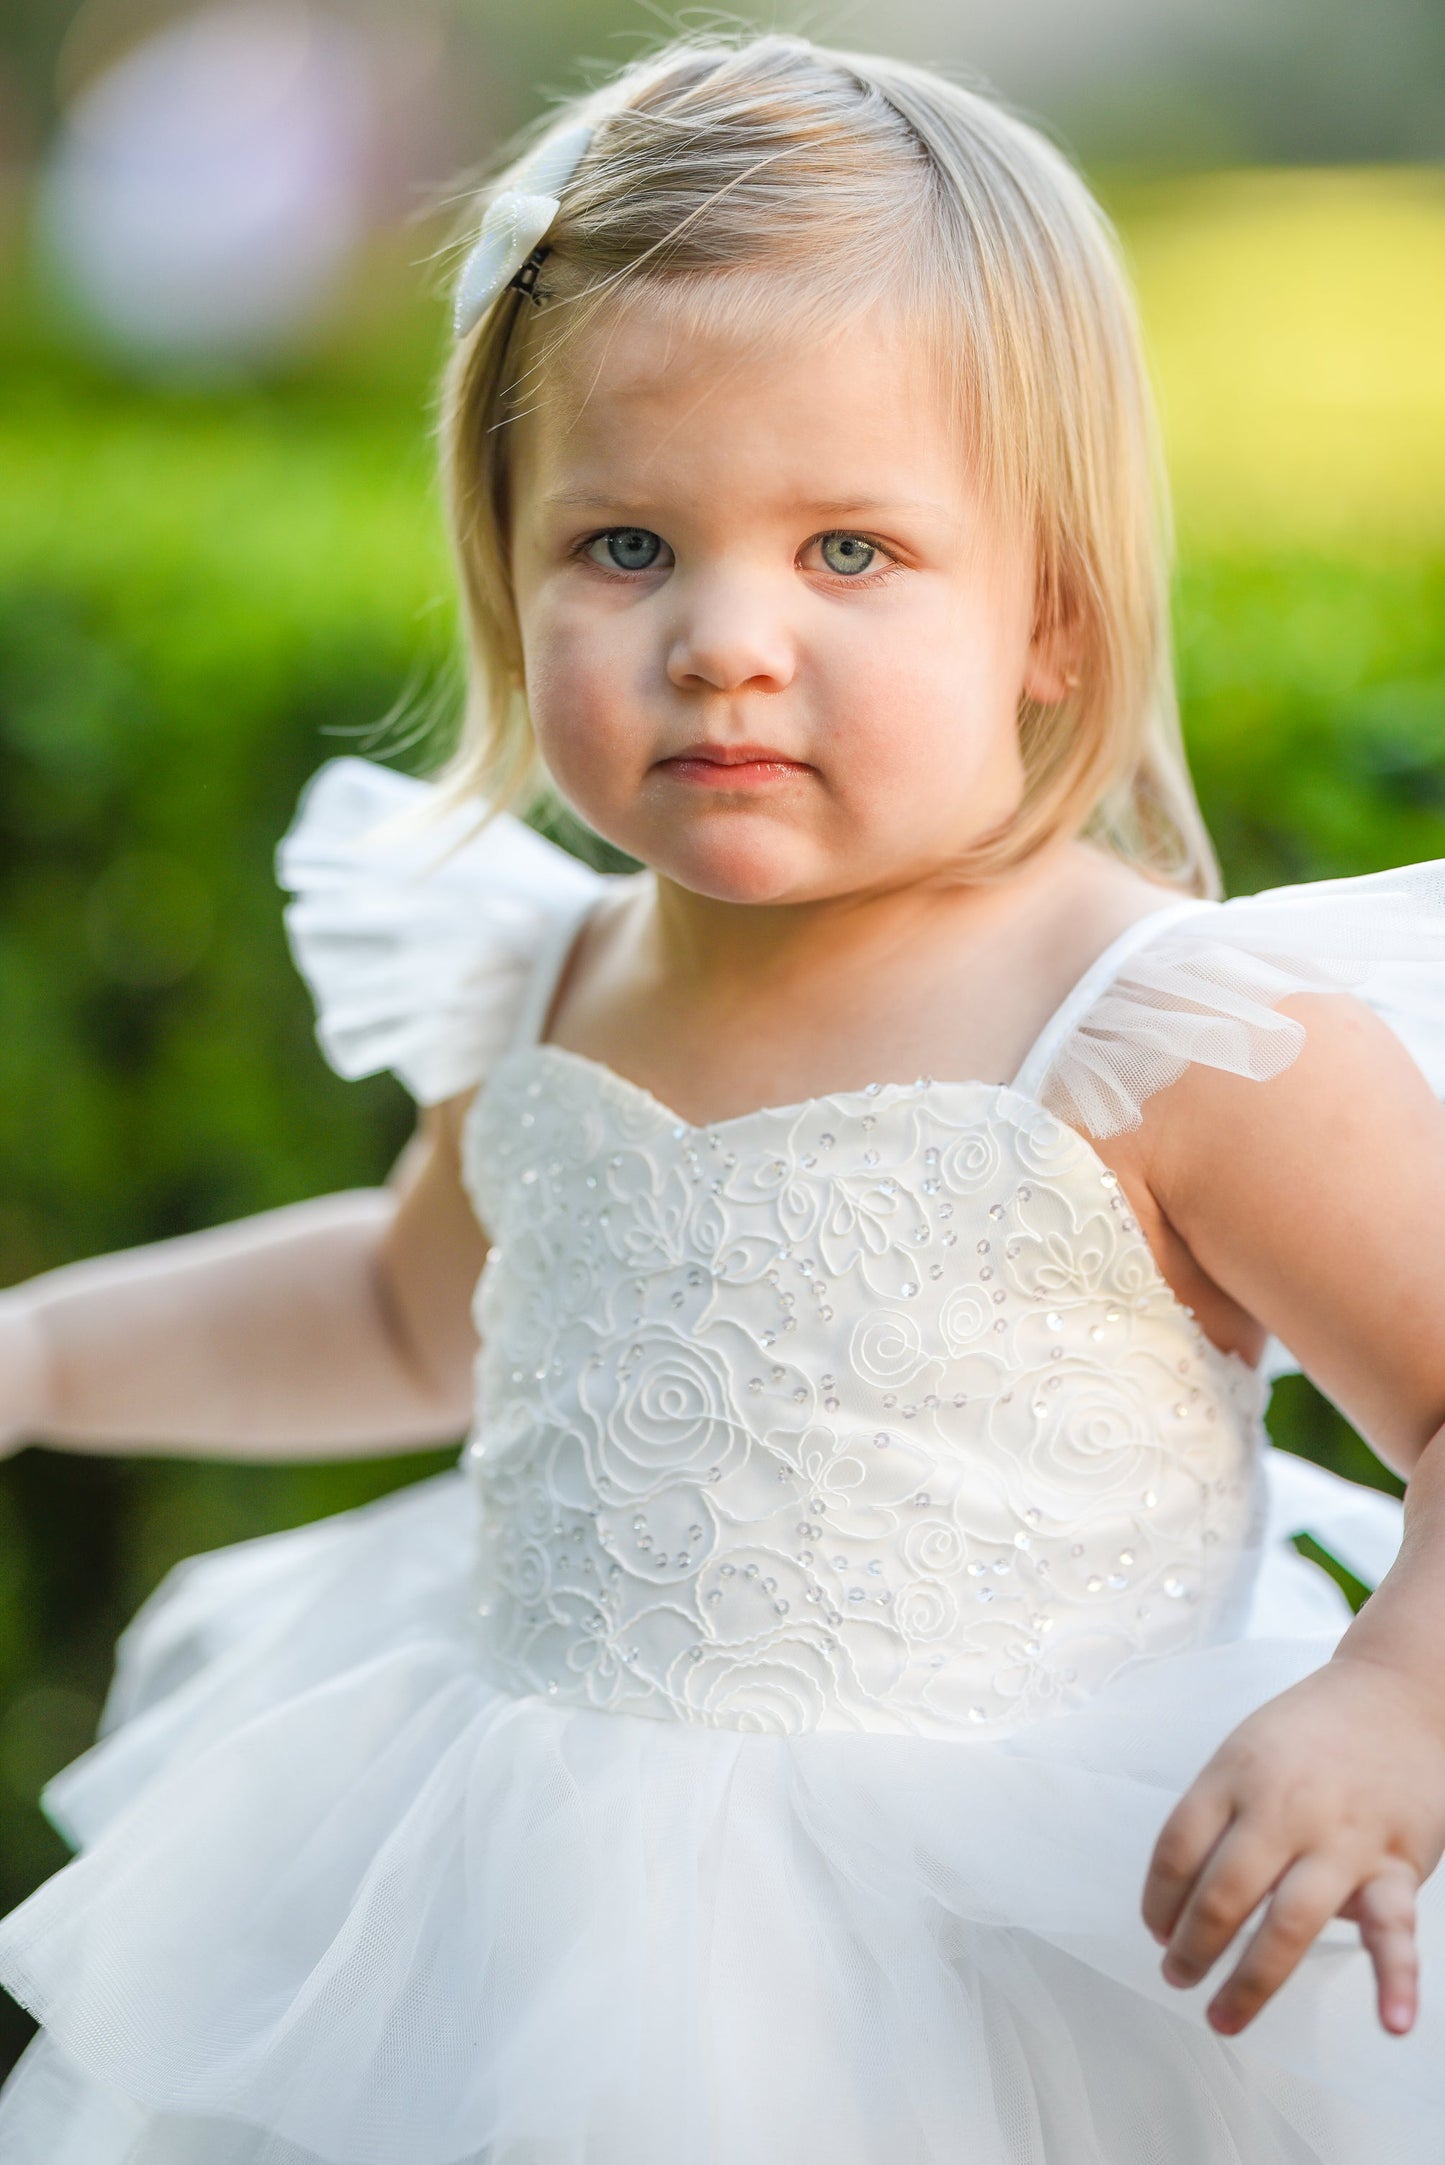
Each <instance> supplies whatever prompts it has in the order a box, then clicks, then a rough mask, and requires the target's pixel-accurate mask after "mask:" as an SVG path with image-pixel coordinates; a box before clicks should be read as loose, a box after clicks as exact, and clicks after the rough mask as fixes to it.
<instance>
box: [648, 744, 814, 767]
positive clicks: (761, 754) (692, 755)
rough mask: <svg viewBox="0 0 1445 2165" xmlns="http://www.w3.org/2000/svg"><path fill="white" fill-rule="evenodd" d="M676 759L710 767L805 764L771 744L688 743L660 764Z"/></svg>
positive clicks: (792, 765) (670, 763) (667, 764)
mask: <svg viewBox="0 0 1445 2165" xmlns="http://www.w3.org/2000/svg"><path fill="white" fill-rule="evenodd" d="M677 760H703V761H705V762H706V763H707V765H708V766H710V767H753V766H758V767H801V766H803V765H805V764H806V762H805V761H803V760H801V759H794V758H793V757H792V755H791V753H789V752H780V751H778V750H777V749H776V748H775V747H774V746H773V745H771V744H688V745H685V746H684V747H683V749H682V750H681V751H680V752H673V753H672V754H671V755H670V756H669V757H668V758H667V759H665V760H664V761H663V762H662V764H663V765H664V766H671V765H672V764H673V762H674V761H677Z"/></svg>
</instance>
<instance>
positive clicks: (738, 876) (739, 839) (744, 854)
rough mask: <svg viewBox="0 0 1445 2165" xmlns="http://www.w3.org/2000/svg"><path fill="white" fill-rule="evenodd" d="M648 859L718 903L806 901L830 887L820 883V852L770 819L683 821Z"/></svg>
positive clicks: (649, 852)
mask: <svg viewBox="0 0 1445 2165" xmlns="http://www.w3.org/2000/svg"><path fill="white" fill-rule="evenodd" d="M649 839H650V838H649ZM646 862H647V863H648V864H650V865H651V866H652V868H653V870H654V871H657V872H660V873H662V874H663V876H664V877H665V878H667V879H670V880H675V881H676V882H677V884H678V886H680V887H686V888H688V889H689V890H690V892H691V893H693V894H698V895H707V896H708V897H709V898H710V900H712V901H714V902H755V903H762V902H806V901H811V900H814V899H816V898H817V897H818V895H819V894H820V893H825V892H828V891H829V889H828V884H827V882H826V880H824V881H822V883H821V884H820V873H821V869H822V868H821V867H820V866H819V864H818V861H817V853H816V851H815V850H814V849H813V848H812V847H811V845H810V844H809V843H807V842H806V841H804V840H803V839H802V838H801V837H800V836H798V835H796V834H792V833H790V832H789V831H788V830H787V829H786V828H785V827H781V826H779V825H778V824H776V823H775V822H771V821H763V820H755V819H740V820H706V821H698V822H696V823H689V825H688V826H687V827H686V828H683V827H682V826H681V823H679V826H678V827H675V828H674V830H673V832H672V833H671V834H668V835H665V836H663V835H659V836H658V837H657V838H656V842H655V844H654V846H653V847H651V848H649V849H648V850H647V851H646Z"/></svg>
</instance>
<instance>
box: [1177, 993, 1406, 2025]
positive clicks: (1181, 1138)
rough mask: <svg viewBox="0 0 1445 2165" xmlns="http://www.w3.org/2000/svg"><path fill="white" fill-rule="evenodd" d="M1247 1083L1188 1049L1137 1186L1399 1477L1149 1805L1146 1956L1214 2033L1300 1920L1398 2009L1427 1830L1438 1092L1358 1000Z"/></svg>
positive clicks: (1303, 1941) (1308, 1019)
mask: <svg viewBox="0 0 1445 2165" xmlns="http://www.w3.org/2000/svg"><path fill="white" fill-rule="evenodd" d="M1282 1004H1283V1005H1284V1006H1285V1008H1286V1011H1287V1012H1290V1013H1294V1014H1297V1015H1298V1017H1299V1020H1300V1021H1302V1022H1303V1023H1304V1025H1305V1029H1306V1033H1307V1036H1306V1041H1305V1044H1304V1046H1303V1048H1302V1050H1301V1052H1300V1056H1299V1058H1298V1059H1297V1060H1296V1062H1295V1063H1294V1065H1293V1066H1292V1067H1289V1068H1287V1069H1286V1070H1285V1071H1284V1073H1283V1074H1281V1075H1278V1076H1276V1077H1275V1078H1274V1079H1273V1080H1272V1081H1270V1082H1266V1083H1256V1082H1249V1081H1246V1080H1244V1079H1242V1078H1240V1077H1237V1076H1230V1075H1224V1074H1222V1073H1220V1072H1218V1071H1215V1070H1210V1069H1206V1068H1195V1069H1191V1070H1190V1071H1189V1073H1188V1074H1187V1075H1186V1076H1185V1077H1184V1078H1182V1079H1181V1081H1180V1082H1179V1083H1178V1084H1176V1085H1175V1086H1174V1087H1173V1088H1172V1089H1171V1090H1168V1091H1165V1092H1163V1093H1162V1094H1161V1096H1160V1098H1159V1099H1158V1101H1157V1103H1156V1106H1155V1108H1154V1112H1153V1116H1152V1117H1151V1118H1150V1119H1149V1120H1147V1121H1146V1130H1148V1131H1149V1148H1150V1184H1151V1189H1152V1191H1153V1193H1154V1194H1155V1196H1156V1197H1157V1198H1158V1199H1159V1202H1160V1204H1161V1206H1162V1208H1163V1209H1164V1210H1165V1212H1166V1213H1167V1215H1168V1217H1169V1219H1170V1222H1171V1224H1173V1225H1174V1226H1175V1227H1176V1228H1177V1229H1178V1231H1179V1232H1180V1234H1181V1235H1182V1237H1183V1238H1184V1239H1185V1240H1186V1241H1187V1243H1188V1245H1189V1248H1190V1250H1191V1252H1192V1253H1193V1254H1194V1256H1195V1257H1197V1258H1198V1259H1199V1261H1200V1263H1201V1264H1202V1265H1203V1266H1204V1268H1205V1269H1206V1270H1207V1271H1208V1272H1209V1274H1210V1275H1211V1277H1212V1278H1213V1279H1214V1280H1215V1282H1216V1283H1217V1284H1219V1285H1221V1286H1223V1287H1224V1288H1225V1290H1226V1291H1227V1292H1228V1293H1229V1294H1230V1295H1231V1297H1232V1298H1233V1299H1234V1300H1236V1301H1237V1302H1239V1303H1240V1304H1241V1305H1242V1306H1243V1307H1244V1308H1246V1309H1247V1310H1248V1311H1249V1312H1250V1313H1251V1314H1252V1315H1254V1316H1255V1317H1257V1318H1258V1320H1259V1321H1260V1322H1261V1323H1263V1324H1264V1325H1266V1326H1267V1327H1268V1328H1270V1329H1273V1330H1275V1331H1277V1332H1278V1333H1279V1335H1280V1336H1281V1337H1282V1338H1283V1339H1284V1341H1285V1343H1286V1344H1287V1345H1288V1346H1289V1347H1290V1349H1291V1351H1292V1352H1293V1353H1294V1354H1295V1355H1296V1357H1297V1358H1298V1359H1299V1360H1300V1362H1301V1363H1302V1365H1303V1367H1304V1369H1305V1371H1306V1373H1307V1374H1309V1375H1311V1376H1313V1377H1314V1378H1315V1379H1316V1380H1317V1381H1318V1382H1319V1384H1320V1385H1321V1386H1322V1388H1323V1389H1325V1390H1326V1391H1328V1393H1329V1395H1330V1397H1331V1398H1332V1399H1334V1401H1335V1402H1336V1404H1337V1405H1339V1406H1340V1407H1341V1408H1342V1409H1343V1410H1344V1411H1345V1412H1346V1413H1347V1414H1348V1415H1349V1416H1350V1417H1351V1419H1352V1420H1354V1421H1355V1423H1356V1424H1357V1426H1358V1427H1359V1428H1360V1429H1361V1430H1362V1432H1363V1433H1364V1434H1365V1435H1366V1436H1367V1437H1368V1439H1369V1441H1370V1443H1371V1444H1372V1446H1373V1447H1374V1449H1375V1451H1376V1453H1377V1454H1378V1456H1379V1457H1380V1458H1381V1459H1382V1460H1383V1461H1384V1462H1385V1464H1387V1465H1389V1466H1391V1467H1393V1468H1394V1469H1395V1470H1396V1471H1397V1472H1398V1473H1399V1474H1401V1475H1402V1476H1403V1477H1404V1478H1405V1480H1406V1482H1407V1487H1406V1492H1405V1538H1404V1545H1403V1547H1402V1549H1401V1552H1400V1555H1399V1558H1398V1560H1397V1561H1396V1563H1395V1564H1394V1565H1393V1566H1392V1568H1391V1569H1390V1570H1389V1571H1388V1572H1387V1573H1386V1575H1385V1577H1384V1579H1383V1580H1382V1581H1381V1583H1380V1586H1379V1588H1378V1589H1377V1591H1376V1592H1375V1593H1374V1594H1373V1595H1371V1597H1370V1599H1369V1600H1368V1601H1367V1602H1366V1603H1365V1606H1364V1607H1363V1609H1362V1610H1361V1611H1360V1614H1359V1615H1358V1617H1356V1619H1355V1621H1354V1623H1353V1624H1352V1625H1350V1626H1349V1628H1348V1629H1347V1630H1346V1631H1345V1632H1344V1633H1343V1635H1342V1636H1341V1638H1340V1639H1339V1641H1338V1644H1337V1646H1336V1648H1335V1651H1334V1653H1333V1654H1332V1656H1331V1657H1330V1659H1329V1660H1328V1661H1326V1662H1325V1663H1324V1664H1323V1666H1322V1667H1320V1668H1318V1669H1317V1670H1315V1671H1314V1672H1313V1673H1312V1674H1309V1675H1307V1676H1305V1677H1304V1678H1303V1680H1302V1681H1300V1682H1299V1683H1296V1684H1294V1685H1293V1686H1291V1687H1290V1689H1288V1690H1287V1691H1285V1692H1282V1693H1281V1694H1280V1695H1279V1697H1278V1698H1275V1699H1272V1700H1270V1701H1268V1702H1267V1703H1266V1704H1265V1705H1264V1706H1262V1707H1260V1708H1258V1709H1257V1710H1256V1712H1255V1713H1253V1714H1251V1715H1250V1716H1249V1717H1248V1719H1247V1720H1245V1721H1244V1722H1243V1723H1241V1725H1240V1726H1239V1728H1237V1729H1236V1730H1234V1731H1233V1732H1232V1734H1231V1735H1230V1736H1229V1737H1227V1738H1226V1739H1225V1741H1224V1743H1223V1744H1222V1745H1221V1746H1220V1748H1219V1750H1218V1751H1217V1752H1216V1753H1215V1754H1214V1756H1213V1758H1212V1759H1211V1760H1210V1761H1209V1764H1208V1765H1207V1766H1206V1767H1205V1768H1204V1769H1203V1771H1202V1772H1201V1773H1200V1775H1199V1777H1198V1779H1197V1780H1196V1781H1195V1782H1194V1783H1193V1785H1192V1786H1191V1788H1190V1789H1189V1790H1188V1791H1187V1792H1186V1793H1185V1795H1184V1796H1183V1797H1182V1798H1181V1800H1180V1802H1179V1803H1178V1805H1176V1807H1175V1809H1174V1810H1173V1811H1172V1812H1171V1813H1170V1815H1169V1818H1168V1819H1167V1820H1166V1822H1165V1824H1164V1826H1163V1828H1162V1830H1161V1832H1160V1836H1159V1840H1158V1843H1157V1844H1156V1846H1155V1850H1154V1855H1153V1858H1152V1859H1151V1862H1150V1867H1149V1874H1148V1879H1147V1882H1146V1886H1145V1890H1144V1901H1143V1912H1144V1918H1145V1922H1146V1923H1147V1924H1148V1925H1149V1927H1150V1929H1151V1930H1152V1931H1153V1932H1154V1934H1155V1936H1156V1938H1157V1939H1159V1940H1160V1941H1161V1943H1163V1944H1164V1945H1165V1946H1166V1947H1167V1950H1168V1951H1167V1953H1166V1955H1165V1957H1164V1964H1163V1968H1164V1975H1165V1977H1166V1978H1167V1979H1168V1981H1169V1982H1170V1983H1171V1984H1177V1985H1181V1986H1190V1985H1193V1984H1195V1983H1197V1982H1198V1981H1199V1980H1200V1979H1201V1978H1202V1977H1204V1976H1205V1975H1206V1973H1207V1972H1208V1971H1209V1969H1210V1968H1211V1967H1212V1965H1213V1964H1214V1963H1215V1961H1217V1959H1218V1958H1219V1956H1220V1955H1221V1954H1222V1953H1223V1951H1224V1949H1225V1948H1226V1947H1227V1946H1228V1945H1229V1943H1230V1942H1231V1940H1232V1939H1233V1938H1234V1935H1235V1934H1236V1933H1237V1932H1238V1930H1239V1928H1240V1926H1241V1925H1242V1924H1243V1923H1244V1921H1245V1919H1246V1918H1247V1917H1249V1916H1250V1915H1251V1914H1252V1913H1253V1911H1254V1910H1255V1908H1256V1907H1257V1906H1258V1905H1260V1904H1262V1903H1263V1904H1266V1905H1267V1906H1266V1907H1265V1909H1264V1915H1263V1921H1262V1922H1261V1923H1260V1924H1259V1925H1258V1926H1257V1927H1256V1929H1255V1931H1254V1934H1253V1936H1252V1937H1251V1938H1250V1939H1249V1941H1248V1942H1247V1943H1246V1944H1245V1946H1244V1948H1243V1950H1242V1952H1241V1953H1240V1954H1239V1956H1238V1959H1237V1961H1236V1962H1235V1965H1234V1968H1233V1970H1232V1971H1231V1973H1230V1974H1229V1976H1228V1977H1227V1978H1226V1979H1225V1981H1224V1983H1223V1984H1222V1985H1221V1987H1220V1988H1219V1990H1218V1991H1217V1992H1216V1994H1215V1996H1214V1998H1213V2000H1212V2002H1211V2004H1210V2010H1209V2012H1210V2019H1211V2021H1212V2022H1213V2023H1214V2025H1215V2027H1216V2028H1218V2029H1220V2030H1223V2031H1224V2032H1225V2033H1226V2034H1233V2033H1234V2032H1236V2031H1238V2030H1240V2029H1242V2028H1243V2027H1244V2026H1245V2024H1246V2023H1248V2022H1250V2021H1252V2020H1253V2018H1254V2016H1255V2014H1256V2013H1257V2012H1258V2010H1259V2008H1260V2007H1261V2006H1262V2005H1263V2004H1264V2003H1265V2001H1266V2000H1268V1999H1269V1997H1270V1996H1271V1994H1273V1993H1274V1992H1275V1991H1277V1990H1278V1989H1279V1987H1280V1985H1281V1984H1282V1983H1283V1982H1284V1980H1285V1979H1286V1978H1287V1977H1288V1976H1289V1974H1290V1972H1291V1971H1292V1970H1293V1969H1294V1968H1295V1967H1296V1965H1297V1964H1298V1963H1299V1962H1300V1961H1301V1959H1302V1958H1303V1956H1304V1955H1305V1953H1306V1951H1307V1950H1308V1948H1309V1947H1310V1945H1311V1944H1312V1942H1313V1941H1314V1939H1315V1937H1316V1935H1317V1934H1318V1933H1319V1931H1320V1930H1321V1928H1322V1927H1323V1925H1324V1924H1325V1923H1326V1922H1327V1921H1328V1919H1329V1918H1330V1917H1332V1916H1341V1917H1344V1918H1346V1919H1347V1920H1349V1921H1351V1922H1353V1923H1356V1924H1357V1925H1358V1926H1359V1930H1360V1936H1361V1939H1362V1941H1363V1943H1364V1945H1365V1947H1366V1948H1367V1949H1368V1951H1369V1954H1370V1957H1371V1960H1372V1961H1373V1963H1374V1967H1375V1973H1376V1981H1377V1998H1378V2006H1379V2016H1380V2022H1381V2024H1382V2026H1383V2027H1384V2028H1385V2029H1386V2030H1389V2031H1394V2032H1397V2033H1398V2032H1401V2031H1404V2030H1408V2029H1409V2028H1410V2027H1411V2025H1412V2023H1413V2021H1414V2019H1415V2009H1416V1990H1417V1957H1416V1951H1415V1939H1414V1897H1415V1890H1416V1888H1417V1887H1418V1886H1419V1884H1420V1882H1421V1881H1422V1880H1424V1879H1426V1878H1428V1876H1429V1875H1430V1873H1432V1872H1433V1871H1434V1870H1435V1868H1436V1866H1437V1864H1438V1863H1439V1861H1440V1857H1441V1854H1442V1851H1445V1681H1442V1678H1445V1668H1442V1663H1445V1593H1442V1588H1445V1111H1442V1109H1441V1107H1440V1106H1439V1104H1438V1103H1437V1102H1436V1100H1435V1098H1434V1097H1433V1095H1432V1093H1431V1091H1430V1088H1429V1085H1428V1084H1427V1082H1426V1080H1425V1078H1424V1076H1423V1075H1422V1074H1421V1073H1420V1072H1419V1070H1418V1069H1417V1068H1416V1067H1415V1065H1414V1063H1413V1062H1412V1061H1411V1060H1410V1059H1409V1057H1408V1055H1407V1054H1406V1053H1405V1052H1404V1050H1403V1049H1402V1048H1401V1047H1400V1046H1399V1044H1398V1043H1397V1042H1396V1040H1395V1039H1394V1037H1393V1035H1392V1034H1391V1033H1390V1032H1389V1031H1388V1030H1387V1028H1386V1027H1385V1025H1384V1024H1383V1023H1382V1022H1381V1021H1379V1020H1378V1018H1377V1017H1375V1016H1374V1015H1373V1014H1372V1013H1371V1012H1370V1011H1369V1010H1368V1009H1367V1008H1365V1007H1363V1006H1362V1005H1361V1004H1360V1003H1358V1002H1356V1001H1353V1000H1348V999H1345V998H1342V997H1341V996H1339V995H1324V996H1321V995H1317V994H1304V995H1300V996H1298V997H1297V998H1296V999H1292V1000H1290V1001H1287V1002H1285V1003H1282Z"/></svg>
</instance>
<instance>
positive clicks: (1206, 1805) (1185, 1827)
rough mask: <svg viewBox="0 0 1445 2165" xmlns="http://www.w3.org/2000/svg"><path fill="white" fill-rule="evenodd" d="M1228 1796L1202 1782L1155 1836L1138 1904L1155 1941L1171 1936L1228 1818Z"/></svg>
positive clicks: (1230, 1812) (1187, 1794)
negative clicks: (1142, 1893) (1142, 1892)
mask: <svg viewBox="0 0 1445 2165" xmlns="http://www.w3.org/2000/svg"><path fill="white" fill-rule="evenodd" d="M1233 1809H1234V1807H1233V1803H1232V1801H1231V1799H1230V1797H1229V1795H1228V1793H1227V1791H1226V1790H1225V1789H1224V1788H1223V1787H1220V1788H1219V1789H1216V1788H1215V1787H1214V1786H1213V1784H1212V1783H1208V1782H1205V1781H1204V1780H1203V1779H1201V1780H1199V1781H1197V1782H1195V1784H1194V1786H1193V1788H1192V1789H1188V1790H1186V1791H1185V1793H1184V1795H1183V1796H1182V1797H1181V1798H1180V1800H1179V1802H1178V1803H1177V1804H1176V1805H1175V1807H1174V1809H1173V1811H1172V1812H1171V1813H1170V1814H1169V1817H1168V1818H1167V1819H1166V1820H1165V1822H1164V1824H1163V1826H1162V1827H1161V1828H1160V1830H1159V1838H1158V1840H1157V1841H1156V1842H1155V1844H1154V1852H1153V1855H1152V1856H1151V1857H1150V1859H1149V1870H1148V1873H1147V1875H1146V1877H1145V1881H1144V1896H1143V1900H1142V1902H1141V1904H1140V1909H1141V1913H1142V1915H1143V1918H1144V1922H1145V1924H1146V1925H1147V1926H1148V1927H1149V1930H1150V1931H1151V1932H1152V1933H1153V1935H1154V1937H1155V1939H1157V1940H1161V1941H1163V1940H1167V1939H1168V1937H1169V1935H1170V1933H1171V1932H1172V1931H1173V1930H1174V1926H1175V1923H1176V1921H1177V1919H1178V1916H1179V1912H1180V1910H1181V1909H1182V1908H1183V1907H1184V1903H1185V1901H1186V1899H1187V1897H1188V1894H1189V1890H1190V1888H1191V1887H1192V1886H1193V1885H1194V1882H1195V1880H1196V1879H1197V1878H1198V1877H1199V1874H1200V1871H1201V1870H1202V1869H1203V1866H1204V1864H1205V1862H1206V1860H1207V1859H1208V1858H1209V1856H1210V1855H1211V1854H1212V1852H1213V1850H1214V1848H1215V1845H1216V1844H1217V1843H1218V1841H1219V1840H1220V1838H1221V1836H1222V1835H1223V1834H1224V1832H1225V1829H1226V1828H1227V1827H1228V1825H1229V1823H1230V1819H1231V1817H1232V1814H1233Z"/></svg>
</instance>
